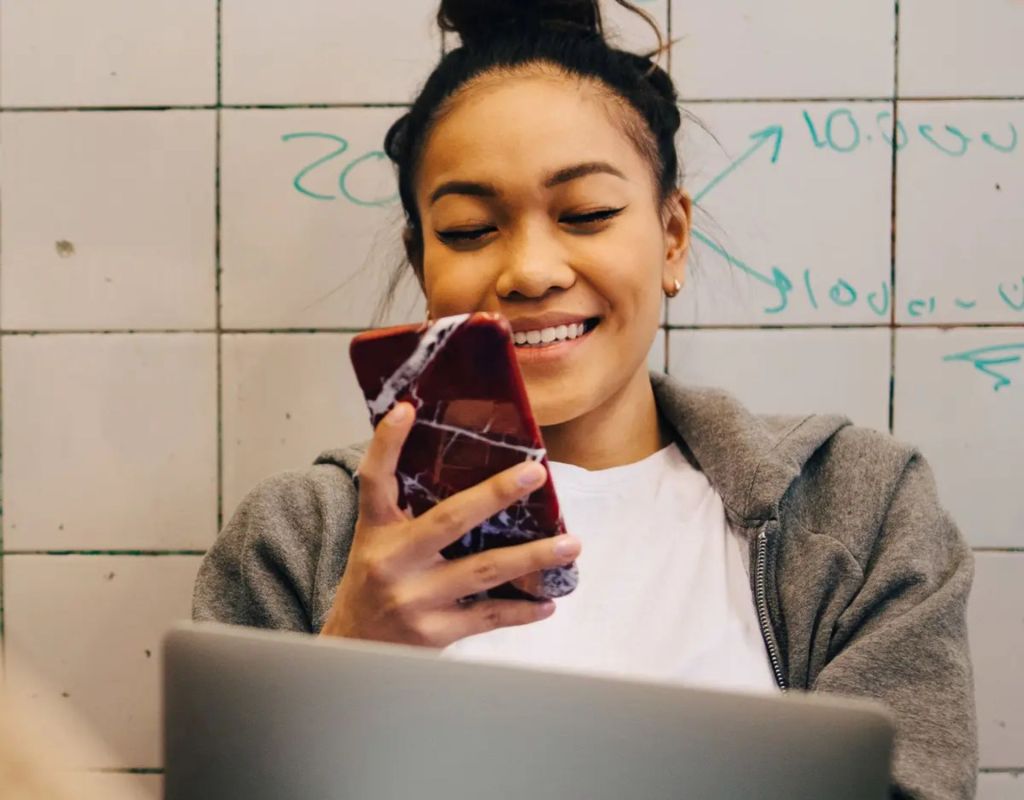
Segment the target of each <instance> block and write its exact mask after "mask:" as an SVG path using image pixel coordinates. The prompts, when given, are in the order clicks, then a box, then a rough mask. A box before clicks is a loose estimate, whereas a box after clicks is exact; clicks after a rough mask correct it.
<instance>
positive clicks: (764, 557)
mask: <svg viewBox="0 0 1024 800" xmlns="http://www.w3.org/2000/svg"><path fill="white" fill-rule="evenodd" d="M767 573H768V523H765V526H764V527H763V528H762V529H761V532H760V533H758V534H757V564H756V568H755V573H754V603H755V605H756V606H757V620H758V622H759V623H760V625H761V636H762V637H763V638H764V644H765V648H767V650H768V659H769V660H770V661H771V663H772V671H773V672H774V673H775V682H776V683H777V684H778V686H779V689H781V690H782V691H783V692H785V691H786V689H787V686H786V678H785V676H784V675H783V674H782V659H781V658H780V657H779V645H778V642H777V641H776V639H775V631H773V630H772V620H771V616H770V615H769V614H768V586H767V583H768V575H767Z"/></svg>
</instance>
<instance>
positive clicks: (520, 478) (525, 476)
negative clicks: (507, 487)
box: [516, 461, 548, 486]
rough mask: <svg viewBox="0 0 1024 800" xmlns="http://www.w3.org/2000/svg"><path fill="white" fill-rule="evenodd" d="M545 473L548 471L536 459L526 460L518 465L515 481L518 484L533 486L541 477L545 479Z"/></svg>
mask: <svg viewBox="0 0 1024 800" xmlns="http://www.w3.org/2000/svg"><path fill="white" fill-rule="evenodd" d="M547 475H548V472H547V470H546V469H544V467H543V466H541V465H540V464H538V463H537V462H536V461H528V462H526V463H525V464H523V465H522V466H521V467H519V472H518V473H517V474H516V482H517V483H518V484H519V485H520V486H534V485H536V484H538V483H540V482H541V480H542V479H546V478H547Z"/></svg>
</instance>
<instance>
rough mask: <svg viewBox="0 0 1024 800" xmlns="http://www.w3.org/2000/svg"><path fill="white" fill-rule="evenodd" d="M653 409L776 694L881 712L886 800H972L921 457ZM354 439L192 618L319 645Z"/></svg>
mask: <svg viewBox="0 0 1024 800" xmlns="http://www.w3.org/2000/svg"><path fill="white" fill-rule="evenodd" d="M651 382H652V385H653V388H654V393H655V399H656V402H657V405H658V409H659V412H660V413H661V414H662V415H663V416H664V418H665V419H666V420H667V421H668V422H669V424H670V425H671V427H672V428H673V429H674V430H675V432H676V433H677V434H678V437H679V442H680V445H681V446H682V447H684V448H685V449H687V450H688V451H689V454H690V455H691V456H692V457H693V458H694V459H695V461H696V463H697V465H698V466H699V467H700V469H701V470H703V471H704V473H705V474H706V475H707V476H708V479H709V480H710V482H711V483H712V485H713V486H714V487H715V488H716V489H717V491H718V492H719V494H720V495H721V496H722V499H723V501H724V505H725V509H726V514H727V516H728V518H729V521H730V522H731V523H732V524H733V525H734V526H736V527H737V529H739V530H742V531H743V532H745V533H746V535H747V538H748V541H749V543H750V566H749V571H750V580H751V591H752V593H753V596H754V601H755V604H756V606H757V609H758V615H759V617H760V619H761V628H762V634H763V636H764V640H765V647H766V649H767V651H768V655H769V658H770V660H771V662H772V665H773V668H774V671H775V675H776V681H777V682H778V683H779V685H780V687H782V688H783V689H797V690H809V691H821V692H830V693H835V694H845V695H860V696H867V697H871V698H875V699H877V700H881V701H882V702H883V703H885V704H887V705H888V706H889V708H890V709H891V710H892V712H893V714H894V716H895V719H896V724H897V734H896V749H895V754H894V764H893V797H898V798H920V800H926V799H927V800H940V799H944V798H970V797H973V796H974V791H975V780H976V772H977V759H978V755H977V732H976V725H975V711H974V692H973V678H972V672H971V662H970V656H969V653H968V647H967V631H966V623H965V612H966V602H967V595H968V592H969V590H970V585H971V580H972V577H973V558H972V554H971V551H970V548H969V547H968V546H967V544H966V543H965V542H964V540H963V538H962V537H961V535H960V533H959V532H958V530H957V527H956V525H955V524H954V522H953V521H952V520H951V519H950V517H949V515H948V514H947V513H946V512H945V511H944V510H943V508H942V507H941V506H940V505H939V501H938V498H937V496H936V490H935V484H934V481H933V479H932V475H931V472H930V470H929V468H928V466H927V464H926V463H925V462H924V460H923V459H922V457H921V455H920V454H919V453H918V452H917V451H916V450H915V449H914V448H912V447H909V446H907V445H904V444H900V443H899V442H897V441H895V440H894V439H892V438H891V437H889V436H888V435H885V434H882V433H878V432H875V431H872V430H868V429H864V428H858V427H855V426H853V425H851V424H850V422H849V420H847V419H845V418H842V417H837V416H818V415H815V416H806V417H788V416H757V415H753V414H751V413H750V412H748V411H747V410H746V409H745V408H744V407H743V406H742V405H740V404H739V403H738V402H737V401H736V400H735V399H733V398H732V397H731V396H729V395H728V394H726V393H724V392H721V391H717V390H710V389H692V388H686V387H683V386H681V385H680V384H678V383H677V382H675V381H674V380H673V379H671V378H669V377H666V376H665V375H662V374H660V373H655V372H652V373H651ZM364 449H365V444H364V445H360V446H356V447H350V448H347V449H343V450H334V451H328V452H326V453H324V454H323V455H321V456H320V457H319V458H318V459H317V460H316V462H315V464H314V465H313V466H312V467H310V468H308V469H304V470H298V471H293V472H286V473H282V474H279V475H276V476H274V477H271V478H268V479H266V480H265V481H263V482H262V483H260V484H259V485H258V486H257V487H256V488H255V489H253V490H252V491H251V492H250V493H249V494H248V495H247V496H246V497H245V499H244V500H243V501H242V503H241V504H240V506H239V507H238V509H237V510H236V511H235V513H234V515H233V517H232V518H231V520H230V522H229V523H228V524H227V525H226V526H225V528H224V530H223V531H222V532H221V534H220V536H219V537H218V539H217V541H216V543H215V544H214V545H213V547H212V548H211V549H210V551H209V552H208V553H207V555H206V557H205V559H204V560H203V563H202V566H201V568H200V570H199V576H198V578H197V581H196V587H195V598H194V608H193V615H194V617H195V618H196V619H197V620H216V621H220V622H228V623H234V624H238V625H249V626H254V627H261V628H276V629H285V630H295V631H306V632H312V633H315V632H318V631H319V630H320V628H321V627H322V626H323V624H324V620H325V618H326V616H327V613H328V612H329V610H330V608H331V604H332V601H333V599H334V592H335V587H336V586H337V584H338V581H339V579H340V577H341V575H342V573H343V572H344V569H345V564H346V560H347V557H348V552H349V548H350V547H351V543H352V535H353V532H354V528H355V522H356V513H357V506H358V501H357V490H356V485H355V483H354V482H353V475H354V473H355V470H356V467H357V466H358V464H359V459H360V457H361V456H362V453H363V450H364Z"/></svg>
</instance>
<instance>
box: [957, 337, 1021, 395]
mask: <svg viewBox="0 0 1024 800" xmlns="http://www.w3.org/2000/svg"><path fill="white" fill-rule="evenodd" d="M1014 350H1019V351H1021V352H1020V353H1012V351H1014ZM998 353H1012V354H1011V355H1006V356H997V354H998ZM1021 353H1024V342H1021V343H1020V344H999V345H995V346H993V347H979V348H978V349H976V350H966V351H964V352H963V353H954V354H953V355H949V356H945V357H944V358H943V359H942V360H943V361H964V362H966V363H968V364H972V365H973V366H974V368H975V369H976V370H979V371H980V372H984V373H985V374H986V375H988V376H989V377H990V378H994V379H995V382H996V383H995V386H993V387H992V389H993V391H996V392H998V391H999V390H1000V389H1002V388H1003V387H1004V386H1009V385H1010V384H1011V383H1012V381H1011V380H1010V379H1009V378H1008V377H1006V375H1004V374H1003V373H1002V372H999V371H998V370H995V369H992V368H993V367H998V366H1001V365H1003V364H1018V363H1020V361H1021V358H1022V356H1021Z"/></svg>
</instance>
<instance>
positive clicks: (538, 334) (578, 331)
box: [512, 322, 584, 345]
mask: <svg viewBox="0 0 1024 800" xmlns="http://www.w3.org/2000/svg"><path fill="white" fill-rule="evenodd" d="M583 332H584V327H583V323H582V322H574V323H573V324H572V325H558V326H556V327H552V328H541V329H540V330H535V331H516V332H515V333H514V334H512V341H514V342H515V343H516V344H518V345H525V344H532V345H537V344H550V343H551V342H562V341H566V340H568V339H576V338H578V337H580V336H582V335H583Z"/></svg>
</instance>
